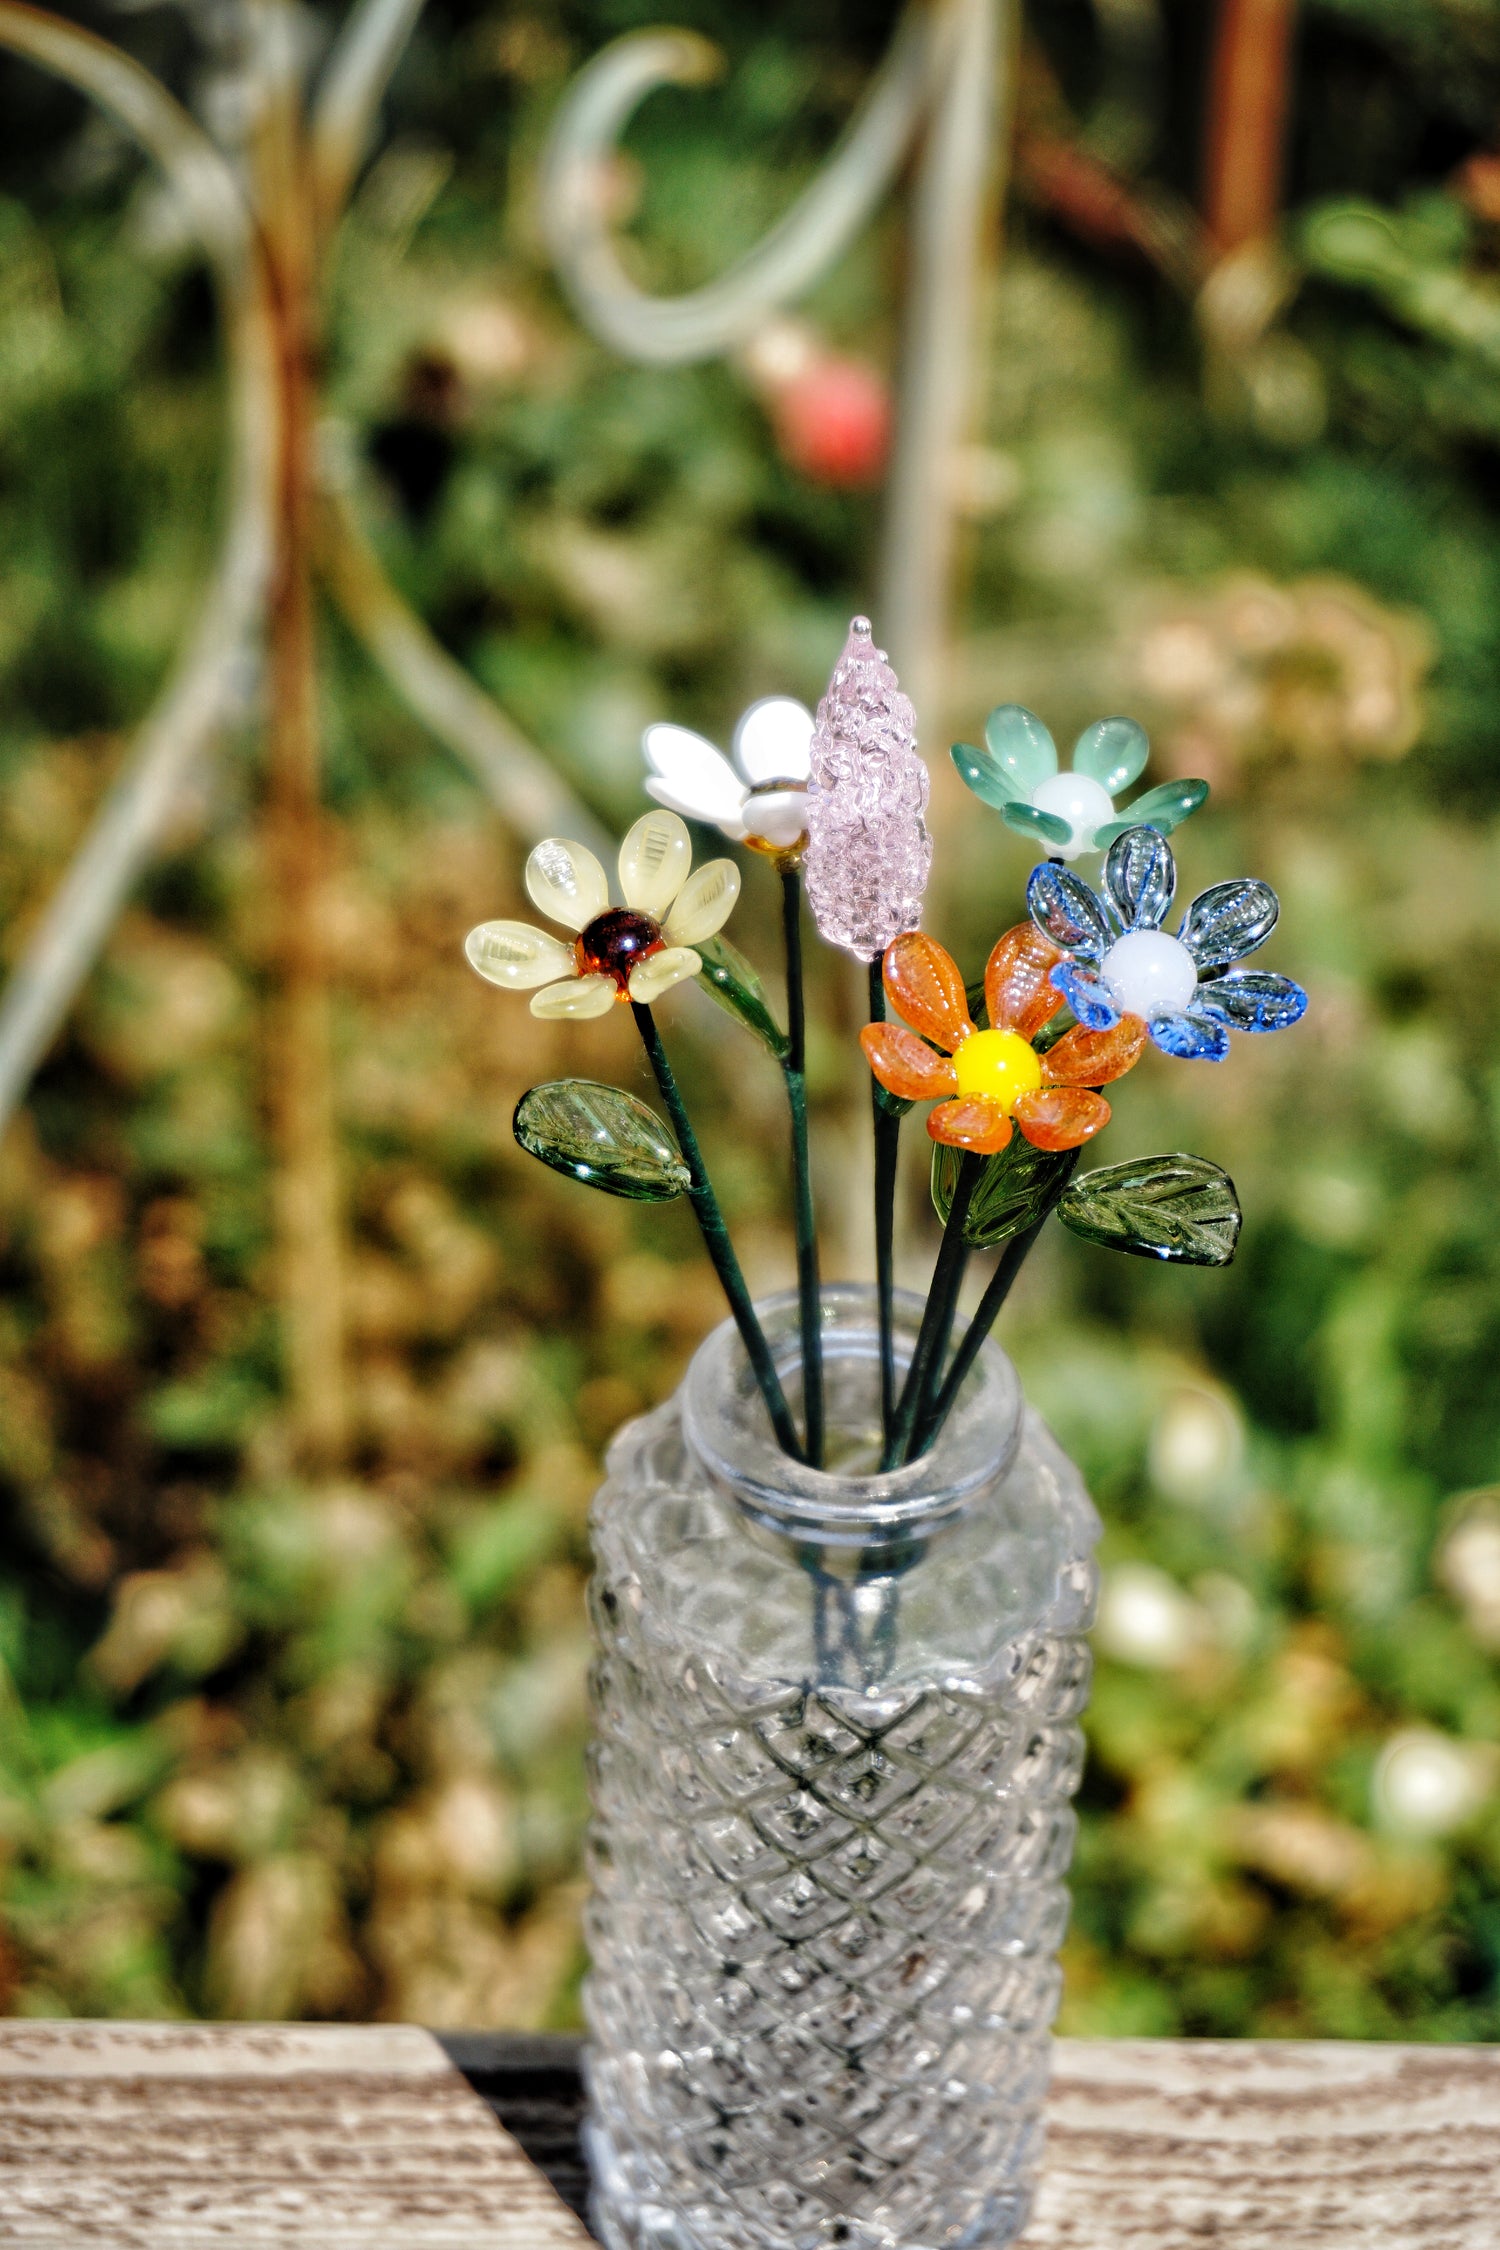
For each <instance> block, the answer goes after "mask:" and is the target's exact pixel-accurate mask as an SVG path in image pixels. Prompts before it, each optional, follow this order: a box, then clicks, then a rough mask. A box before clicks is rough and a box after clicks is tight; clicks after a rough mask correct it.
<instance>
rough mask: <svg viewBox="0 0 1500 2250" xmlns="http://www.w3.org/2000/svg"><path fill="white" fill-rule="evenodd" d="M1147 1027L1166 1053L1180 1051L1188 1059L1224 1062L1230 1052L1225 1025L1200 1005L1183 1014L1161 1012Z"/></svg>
mask: <svg viewBox="0 0 1500 2250" xmlns="http://www.w3.org/2000/svg"><path fill="white" fill-rule="evenodd" d="M1146 1029H1147V1031H1148V1033H1149V1034H1150V1036H1151V1038H1152V1039H1153V1040H1154V1041H1155V1043H1156V1045H1157V1046H1158V1047H1160V1049H1161V1051H1162V1053H1163V1054H1164V1055H1178V1056H1180V1057H1181V1059H1182V1060H1183V1061H1184V1062H1223V1061H1224V1060H1225V1058H1226V1056H1227V1055H1228V1053H1229V1033H1228V1031H1227V1030H1226V1029H1225V1027H1224V1025H1223V1024H1222V1023H1221V1022H1220V1021H1219V1019H1218V1017H1217V1016H1210V1015H1208V1014H1206V1013H1200V1012H1199V1011H1198V1010H1197V1009H1196V1008H1192V1009H1189V1010H1188V1011H1187V1012H1186V1014H1184V1015H1180V1016H1158V1017H1157V1018H1156V1021H1155V1022H1154V1023H1148V1024H1147V1026H1146Z"/></svg>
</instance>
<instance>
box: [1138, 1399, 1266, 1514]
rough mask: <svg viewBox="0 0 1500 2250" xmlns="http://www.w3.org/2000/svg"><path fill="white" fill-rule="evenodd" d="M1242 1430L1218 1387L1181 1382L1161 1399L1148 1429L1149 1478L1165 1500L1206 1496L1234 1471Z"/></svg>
mask: <svg viewBox="0 0 1500 2250" xmlns="http://www.w3.org/2000/svg"><path fill="white" fill-rule="evenodd" d="M1244 1452H1245V1432H1244V1426H1243V1424H1242V1423H1241V1420H1240V1416H1239V1410H1238V1408H1237V1407H1236V1406H1235V1405H1234V1402H1233V1401H1232V1400H1231V1399H1229V1398H1226V1397H1225V1396H1224V1394H1223V1392H1222V1391H1213V1390H1209V1389H1207V1388H1206V1387H1204V1386H1202V1385H1200V1384H1196V1383H1192V1384H1187V1383H1185V1384H1183V1385H1182V1386H1181V1388H1180V1389H1178V1390H1175V1391H1173V1392H1172V1394H1171V1396H1170V1397H1169V1398H1168V1399H1167V1400H1166V1401H1165V1403H1164V1404H1163V1406H1162V1409H1161V1412H1160V1413H1159V1414H1158V1415H1157V1417H1156V1423H1155V1426H1154V1428H1153V1429H1152V1432H1151V1443H1150V1448H1149V1454H1148V1461H1149V1466H1150V1471H1151V1481H1152V1483H1153V1484H1154V1485H1155V1486H1156V1488H1157V1490H1158V1491H1159V1492H1161V1493H1164V1494H1165V1496H1166V1497H1167V1499H1169V1500H1181V1501H1185V1502H1187V1503H1188V1504H1189V1505H1192V1504H1194V1503H1196V1502H1200V1501H1204V1500H1208V1499H1211V1498H1212V1497H1213V1496H1214V1494H1215V1493H1217V1492H1220V1491H1222V1490H1223V1488H1224V1487H1225V1486H1226V1485H1227V1484H1229V1483H1231V1482H1232V1481H1233V1479H1234V1477H1235V1476H1236V1475H1237V1474H1238V1472H1239V1467H1240V1463H1241V1461H1242V1460H1243V1458H1244Z"/></svg>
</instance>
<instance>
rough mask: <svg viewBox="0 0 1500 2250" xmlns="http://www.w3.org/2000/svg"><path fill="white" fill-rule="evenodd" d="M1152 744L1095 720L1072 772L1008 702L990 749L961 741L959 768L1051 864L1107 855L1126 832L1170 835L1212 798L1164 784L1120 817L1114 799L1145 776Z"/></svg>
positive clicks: (1032, 717) (1190, 787)
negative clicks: (1039, 847)
mask: <svg viewBox="0 0 1500 2250" xmlns="http://www.w3.org/2000/svg"><path fill="white" fill-rule="evenodd" d="M1149 751H1150V744H1149V743H1148V742H1147V740H1146V731H1145V729H1144V727H1140V726H1137V724H1136V722H1135V720H1134V719H1122V718H1114V719H1096V720H1095V721H1094V723H1093V725H1092V726H1091V727H1085V728H1084V730H1083V732H1082V734H1081V735H1080V736H1079V737H1078V740H1077V741H1076V742H1075V743H1074V745H1073V764H1072V768H1071V770H1070V771H1068V772H1063V771H1062V770H1060V768H1059V766H1058V760H1057V745H1056V743H1055V742H1054V741H1053V739H1052V736H1051V735H1050V734H1049V732H1048V731H1047V729H1046V727H1044V726H1043V724H1042V722H1041V720H1040V719H1039V718H1038V717H1037V715H1036V713H1035V712H1034V711H1028V710H1026V709H1025V707H1024V706H1023V705H1022V704H1019V703H1002V704H1000V705H999V706H998V707H997V708H996V709H995V710H993V711H992V712H991V713H990V715H989V717H988V718H987V719H986V721H985V723H984V747H983V748H982V749H980V748H976V746H975V745H974V744H973V743H972V742H955V743H954V745H953V750H952V757H953V763H954V764H955V766H957V768H958V770H959V773H960V774H961V775H962V777H963V779H964V781H965V782H966V783H967V784H968V786H969V788H971V789H972V790H973V792H974V794H975V796H976V797H980V798H982V799H983V800H984V802H985V803H986V804H987V805H994V806H995V807H996V809H997V810H998V811H999V813H1000V814H1001V816H1002V818H1003V819H1004V821H1005V825H1006V827H1007V828H1013V829H1015V831H1016V833H1017V834H1018V835H1021V836H1025V837H1028V838H1029V839H1030V841H1031V842H1032V843H1034V844H1040V845H1042V846H1044V847H1045V849H1046V851H1047V854H1048V856H1049V857H1050V858H1054V859H1078V858H1080V857H1081V856H1082V855H1083V853H1084V852H1101V851H1107V850H1108V849H1109V847H1110V845H1111V844H1112V843H1113V842H1114V841H1115V838H1116V837H1117V836H1123V835H1124V833H1125V831H1126V829H1127V828H1154V829H1156V831H1157V832H1158V834H1159V835H1162V836H1168V835H1170V834H1171V832H1172V830H1173V829H1174V828H1176V827H1178V826H1179V825H1180V824H1181V823H1182V822H1183V821H1184V820H1186V819H1187V817H1188V814H1189V813H1192V812H1196V811H1197V809H1198V807H1199V806H1200V805H1201V804H1202V802H1203V800H1204V798H1205V797H1206V796H1207V795H1208V783H1207V782H1206V781H1164V782H1162V783H1161V784H1160V785H1159V786H1158V787H1157V788H1155V789H1148V790H1147V791H1146V793H1145V795H1144V796H1143V797H1137V798H1136V800H1135V803H1134V804H1133V805H1127V806H1126V808H1125V810H1124V811H1123V812H1122V813H1118V814H1117V813H1116V811H1115V798H1116V797H1117V796H1118V794H1119V792H1120V791H1121V790H1122V789H1128V788H1129V786H1130V784H1131V783H1132V782H1133V781H1135V780H1137V779H1138V778H1139V776H1140V773H1141V769H1142V768H1143V767H1144V765H1145V763H1146V759H1147V756H1148V755H1149Z"/></svg>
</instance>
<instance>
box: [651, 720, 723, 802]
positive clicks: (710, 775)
mask: <svg viewBox="0 0 1500 2250" xmlns="http://www.w3.org/2000/svg"><path fill="white" fill-rule="evenodd" d="M641 745H642V748H643V749H644V751H645V753H646V763H647V765H648V766H649V767H650V768H651V774H650V775H649V776H648V777H647V781H646V787H647V789H648V791H649V792H650V794H651V795H652V796H653V797H655V798H657V799H658V800H659V802H660V803H662V804H665V805H670V806H671V807H672V809H673V810H674V811H675V812H680V813H686V814H687V816H688V818H689V820H711V821H713V822H715V823H716V824H717V825H719V826H723V825H725V824H726V823H737V822H738V820H739V817H740V807H741V806H742V805H743V804H744V802H745V785H744V783H743V782H742V781H741V779H740V777H739V775H738V774H737V773H736V772H735V770H734V768H733V766H732V765H731V764H730V763H729V760H728V759H727V758H726V757H725V756H724V755H723V753H722V752H721V751H719V750H716V749H715V748H714V746H713V744H712V743H711V742H709V741H706V740H705V738H704V737H703V736H702V735H701V734H695V733H694V732H693V730H692V728H691V727H678V726H671V725H667V724H665V723H664V724H662V725H659V726H654V727H647V729H646V732H645V734H644V735H643V736H642V738H641Z"/></svg>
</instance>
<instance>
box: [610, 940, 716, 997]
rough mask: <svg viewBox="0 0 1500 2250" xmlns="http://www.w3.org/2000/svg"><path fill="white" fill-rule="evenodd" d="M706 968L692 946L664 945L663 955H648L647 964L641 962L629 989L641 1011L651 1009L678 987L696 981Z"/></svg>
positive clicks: (631, 978) (633, 972) (631, 979)
mask: <svg viewBox="0 0 1500 2250" xmlns="http://www.w3.org/2000/svg"><path fill="white" fill-rule="evenodd" d="M702 966H703V963H702V962H701V961H700V960H699V958H698V956H697V954H696V953H695V952H694V951H693V949H692V947H691V946H690V945H664V946H663V947H662V949H661V951H660V953H648V954H647V956H646V958H645V960H644V961H639V962H637V964H636V966H635V967H634V968H633V969H632V970H631V972H630V982H629V984H628V985H627V986H626V988H625V989H626V991H627V992H628V993H629V994H630V997H631V999H632V1000H634V1001H635V1002H636V1004H637V1005H638V1006H639V1007H642V1008H649V1007H650V1005H651V1003H652V1001H653V1000H659V999H660V998H661V996H662V994H663V993H664V992H670V991H671V989H672V987H673V985H674V984H682V983H685V981H686V980H687V978H689V977H695V976H696V975H697V974H698V971H699V970H700V969H701V968H702Z"/></svg>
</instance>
